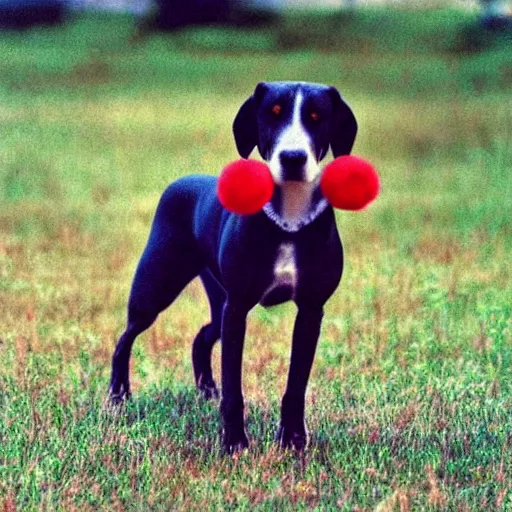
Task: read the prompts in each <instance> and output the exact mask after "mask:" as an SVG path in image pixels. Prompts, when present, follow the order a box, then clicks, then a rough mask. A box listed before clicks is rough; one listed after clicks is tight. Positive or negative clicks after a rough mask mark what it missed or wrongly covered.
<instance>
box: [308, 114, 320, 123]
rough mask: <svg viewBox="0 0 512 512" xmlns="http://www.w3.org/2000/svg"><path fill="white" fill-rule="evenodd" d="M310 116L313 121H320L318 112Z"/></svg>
mask: <svg viewBox="0 0 512 512" xmlns="http://www.w3.org/2000/svg"><path fill="white" fill-rule="evenodd" d="M310 115H311V119H313V121H318V120H319V119H320V116H319V115H318V112H311V114H310Z"/></svg>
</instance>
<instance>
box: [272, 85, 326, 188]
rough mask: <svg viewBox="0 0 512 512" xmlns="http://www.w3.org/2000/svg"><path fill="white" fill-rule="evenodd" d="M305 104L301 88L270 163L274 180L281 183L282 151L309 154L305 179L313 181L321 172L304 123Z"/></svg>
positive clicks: (309, 181) (305, 168)
mask: <svg viewBox="0 0 512 512" xmlns="http://www.w3.org/2000/svg"><path fill="white" fill-rule="evenodd" d="M302 104H303V97H302V93H301V91H300V90H299V91H298V92H297V94H296V96H295V101H294V105H293V114H292V118H291V121H290V123H289V124H288V126H286V127H285V128H284V129H283V130H282V132H281V133H280V135H279V138H278V141H277V143H276V145H275V146H274V148H273V150H272V154H271V156H270V159H269V160H268V164H269V167H270V172H271V173H272V176H273V178H274V181H275V182H276V183H277V184H278V185H281V184H282V183H283V176H282V169H281V161H280V158H279V156H280V154H281V152H282V151H297V150H301V151H304V152H305V153H306V155H307V160H306V164H305V166H304V181H305V182H308V183H311V182H313V181H314V180H315V179H316V178H317V176H318V175H319V174H320V166H319V165H318V162H317V160H316V157H315V154H314V153H313V147H312V146H313V144H312V141H311V137H310V136H309V134H308V131H307V130H306V127H305V126H304V125H303V124H302V117H301V110H302Z"/></svg>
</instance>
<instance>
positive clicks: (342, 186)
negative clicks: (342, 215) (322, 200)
mask: <svg viewBox="0 0 512 512" xmlns="http://www.w3.org/2000/svg"><path fill="white" fill-rule="evenodd" d="M379 188H380V184H379V176H378V175H377V172H376V171H375V169H374V167H373V165H372V164H370V163H369V162H367V161H366V160H364V159H363V158H360V157H357V156H350V155H345V156H340V157H338V158H336V159H334V160H333V161H332V162H330V163H329V164H328V165H327V166H326V167H325V169H324V172H323V174H322V177H321V179H320V189H321V190H322V193H323V195H324V196H325V197H326V198H327V200H328V201H329V203H331V204H332V206H334V207H335V208H340V209H341V210H362V209H363V208H364V207H365V206H367V205H368V204H369V203H371V202H372V201H373V200H374V199H375V198H376V197H377V195H378V194H379Z"/></svg>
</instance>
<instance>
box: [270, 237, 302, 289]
mask: <svg viewBox="0 0 512 512" xmlns="http://www.w3.org/2000/svg"><path fill="white" fill-rule="evenodd" d="M281 285H287V286H291V287H292V288H295V286H296V285H297V266H296V264H295V246H294V245H293V244H290V243H285V244H281V245H280V246H279V249H278V250H277V258H276V262H275V264H274V282H273V283H272V287H274V286H281Z"/></svg>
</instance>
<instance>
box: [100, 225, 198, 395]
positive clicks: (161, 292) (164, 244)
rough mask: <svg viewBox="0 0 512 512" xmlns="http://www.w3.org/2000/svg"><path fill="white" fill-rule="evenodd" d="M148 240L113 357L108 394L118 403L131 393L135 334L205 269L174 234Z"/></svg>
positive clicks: (149, 322)
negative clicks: (126, 320) (131, 355)
mask: <svg viewBox="0 0 512 512" xmlns="http://www.w3.org/2000/svg"><path fill="white" fill-rule="evenodd" d="M152 235H155V237H157V238H158V243H152V239H151V238H150V240H149V243H148V245H147V247H146V249H145V251H144V254H143V255H142V258H141V260H140V262H139V265H138V267H137V271H136V273H135V278H134V280H133V284H132V289H131V293H130V300H129V303H128V325H127V328H126V330H125V332H124V333H123V334H122V335H121V337H120V338H119V341H118V342H117V345H116V348H115V351H114V356H113V358H112V376H111V380H110V388H109V394H110V397H111V400H112V401H113V402H114V403H116V402H120V401H122V400H123V399H124V398H126V397H128V396H129V395H130V380H129V361H130V354H131V349H132V346H133V343H134V341H135V338H136V337H137V336H138V335H139V334H140V333H141V332H143V331H145V330H146V329H148V328H149V327H150V326H151V324H152V323H153V322H154V321H155V320H156V318H157V316H158V315H159V314H160V312H162V311H163V310H164V309H166V308H167V307H168V306H169V305H170V304H171V303H172V302H173V301H174V299H176V297H177V296H178V295H179V294H180V293H181V291H182V290H183V288H185V286H186V285H187V284H188V283H189V282H190V281H191V280H192V279H193V278H194V277H196V276H197V275H198V274H199V272H200V271H201V269H202V266H203V264H202V261H201V258H200V257H199V255H198V251H197V250H196V249H195V247H193V245H192V244H184V243H183V241H182V240H179V239H178V240H177V239H176V237H173V236H167V237H164V236H159V235H162V232H158V231H156V232H153V233H152Z"/></svg>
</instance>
